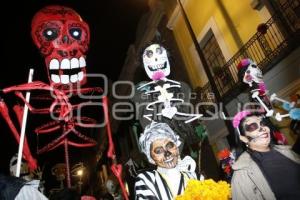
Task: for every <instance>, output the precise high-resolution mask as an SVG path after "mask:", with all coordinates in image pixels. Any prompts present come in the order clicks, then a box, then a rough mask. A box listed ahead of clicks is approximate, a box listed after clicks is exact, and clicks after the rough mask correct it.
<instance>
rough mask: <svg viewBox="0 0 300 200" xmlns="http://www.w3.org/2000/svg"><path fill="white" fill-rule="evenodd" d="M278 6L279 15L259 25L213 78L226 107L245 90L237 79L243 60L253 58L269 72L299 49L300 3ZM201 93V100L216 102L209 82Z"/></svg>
mask: <svg viewBox="0 0 300 200" xmlns="http://www.w3.org/2000/svg"><path fill="white" fill-rule="evenodd" d="M277 4H278V5H277V8H278V10H277V11H276V14H275V15H273V16H272V18H270V19H269V20H268V21H267V22H266V23H264V24H260V25H259V26H258V28H257V29H258V31H257V32H256V33H255V34H254V35H253V36H252V37H251V38H250V39H249V40H248V41H247V42H246V43H245V44H244V46H243V47H242V48H241V49H240V50H239V51H238V52H237V53H236V54H235V55H234V56H233V57H232V58H231V59H230V60H229V61H228V62H227V63H226V64H225V65H224V66H223V67H222V69H223V70H222V71H221V72H220V73H219V74H218V75H213V76H214V80H215V81H216V85H217V89H218V91H219V93H220V95H221V97H222V101H223V103H224V104H227V103H228V102H230V101H231V100H232V99H234V98H235V97H236V96H237V95H239V94H240V93H241V92H243V91H244V90H245V89H246V87H245V86H244V85H243V84H242V83H240V82H239V80H238V76H237V73H238V71H237V65H238V63H239V62H240V60H241V59H243V58H251V59H253V60H254V61H256V63H257V64H258V66H259V67H260V69H261V70H262V71H263V73H266V72H268V71H269V70H270V69H272V68H273V67H274V66H275V65H276V64H277V63H278V62H279V61H281V60H282V59H284V58H285V57H286V56H287V55H288V54H289V53H291V52H292V51H293V50H294V49H295V48H297V47H298V46H300V2H299V1H298V0H295V1H290V0H286V1H284V3H282V2H281V3H277ZM199 92H200V94H201V95H199V96H201V101H203V102H212V101H214V100H213V98H211V97H212V95H211V94H212V90H211V86H210V84H209V82H208V83H207V84H206V85H204V86H203V87H202V88H201V89H200V90H199ZM207 109H209V108H207Z"/></svg>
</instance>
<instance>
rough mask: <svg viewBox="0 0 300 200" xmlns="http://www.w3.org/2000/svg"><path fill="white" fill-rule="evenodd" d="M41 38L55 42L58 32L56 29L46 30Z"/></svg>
mask: <svg viewBox="0 0 300 200" xmlns="http://www.w3.org/2000/svg"><path fill="white" fill-rule="evenodd" d="M43 36H44V37H45V38H46V40H47V41H52V40H55V39H56V38H57V37H58V30H57V29H56V28H47V29H45V30H44V31H43Z"/></svg>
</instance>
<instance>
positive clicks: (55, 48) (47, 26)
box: [0, 5, 127, 199]
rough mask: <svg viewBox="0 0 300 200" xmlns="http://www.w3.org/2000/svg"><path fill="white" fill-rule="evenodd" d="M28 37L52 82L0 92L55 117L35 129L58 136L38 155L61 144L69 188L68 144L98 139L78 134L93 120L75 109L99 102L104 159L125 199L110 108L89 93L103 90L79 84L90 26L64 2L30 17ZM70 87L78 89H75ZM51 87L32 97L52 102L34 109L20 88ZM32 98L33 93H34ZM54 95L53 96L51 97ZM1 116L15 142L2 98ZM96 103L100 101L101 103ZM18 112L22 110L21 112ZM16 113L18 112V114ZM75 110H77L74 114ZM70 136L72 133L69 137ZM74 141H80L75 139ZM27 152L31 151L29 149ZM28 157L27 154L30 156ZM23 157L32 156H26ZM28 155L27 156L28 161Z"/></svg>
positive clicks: (83, 75) (93, 123)
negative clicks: (105, 136)
mask: <svg viewBox="0 0 300 200" xmlns="http://www.w3.org/2000/svg"><path fill="white" fill-rule="evenodd" d="M31 33H32V38H33V41H34V43H35V44H36V46H37V47H38V48H39V50H40V52H41V54H42V55H43V56H44V58H45V62H46V66H47V73H48V77H49V82H50V85H48V84H46V83H43V82H41V81H33V82H31V83H26V84H21V85H17V86H12V87H8V88H5V89H4V90H3V91H4V93H9V92H14V93H15V94H16V95H17V96H18V97H19V98H20V99H22V100H23V101H24V103H25V104H26V105H27V106H28V107H29V110H30V111H31V112H32V113H35V114H36V113H37V114H50V115H51V116H55V118H53V120H52V121H50V122H48V123H46V124H44V125H42V126H40V127H37V128H36V129H35V133H36V134H51V133H55V132H58V133H60V136H59V137H58V138H56V139H54V140H52V141H50V142H49V143H48V144H47V145H45V146H43V147H42V148H40V149H38V152H37V153H38V154H41V153H45V152H48V151H51V150H53V149H56V148H57V147H59V146H64V149H65V151H64V152H65V161H66V169H67V185H68V187H71V180H70V171H69V169H70V167H69V153H68V147H69V146H73V147H91V146H95V145H96V144H97V142H96V141H95V140H94V139H92V138H90V137H87V136H85V135H84V134H83V133H81V131H82V130H84V129H86V128H92V127H95V126H96V120H95V119H92V118H90V117H86V116H82V115H80V116H77V115H76V114H74V113H73V112H74V111H76V109H77V108H78V107H79V106H80V105H81V104H85V103H86V102H91V101H92V99H97V98H98V99H100V100H102V104H101V105H102V106H103V112H104V118H105V122H106V129H107V131H106V132H107V134H108V144H109V148H108V153H107V154H108V157H109V158H111V159H112V160H113V162H112V163H113V164H112V166H111V169H112V171H113V173H114V174H115V175H116V176H117V178H118V181H119V182H120V186H121V188H122V191H123V194H124V197H125V198H126V199H127V193H126V190H125V187H124V184H123V182H122V179H121V171H122V166H121V165H120V164H117V162H116V156H115V150H114V144H113V141H112V135H111V129H110V122H109V115H108V106H107V98H106V96H103V95H99V96H97V97H92V95H93V94H97V93H98V94H101V93H102V92H103V91H102V89H101V88H99V87H90V88H87V87H85V88H84V87H79V86H83V85H84V84H85V83H86V82H87V79H86V61H85V53H86V52H87V50H88V45H89V38H90V33H89V27H88V25H87V24H86V23H85V22H84V21H83V20H82V19H81V17H80V16H79V14H78V13H76V12H75V11H74V10H73V9H71V8H68V7H64V6H56V5H55V6H46V7H44V8H42V9H41V10H40V11H38V12H37V13H36V15H35V16H34V17H33V20H32V32H31ZM74 85H75V86H76V87H74ZM33 90H36V91H41V92H43V91H44V92H45V91H48V92H49V91H50V93H51V95H49V93H48V94H47V95H44V94H42V95H39V96H38V97H37V98H36V99H38V100H39V99H40V100H41V101H42V100H46V101H52V103H51V105H50V107H46V108H35V107H33V106H32V105H30V104H29V102H27V101H26V99H25V97H24V95H23V93H22V92H23V91H33ZM80 94H81V95H84V94H85V95H86V96H85V97H87V96H88V97H91V99H87V98H85V99H81V100H82V101H83V102H80V103H78V101H76V104H74V105H72V104H71V102H70V99H71V98H72V97H74V96H75V98H76V96H79V97H81V96H80ZM32 98H33V97H32ZM53 99H54V100H53ZM0 105H1V107H0V108H1V114H2V115H3V116H4V118H5V120H6V122H7V123H8V124H9V126H10V128H11V130H12V131H13V133H14V135H15V137H16V139H17V140H18V132H17V131H16V127H15V126H14V125H13V124H12V123H11V119H10V116H9V114H8V112H7V107H6V105H5V104H4V101H1V104H0ZM97 105H100V104H99V102H98V103H97ZM20 112H22V110H20ZM20 112H17V113H16V114H17V115H18V116H20ZM75 113H76V112H75ZM71 134H74V135H75V136H76V137H77V140H76V141H72V139H71V138H70V137H69V135H71ZM72 138H74V137H72ZM78 140H81V142H79V141H78ZM26 144H27V143H26V141H25V146H24V152H25V153H26V152H27V151H25V150H28V149H29V148H28V145H26ZM29 153H30V152H29ZM29 155H31V154H29ZM25 158H27V161H28V160H29V161H30V160H32V159H30V157H29V156H28V155H27V154H26V155H25ZM28 158H29V159H28Z"/></svg>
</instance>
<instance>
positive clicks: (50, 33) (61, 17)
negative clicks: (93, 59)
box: [31, 5, 90, 85]
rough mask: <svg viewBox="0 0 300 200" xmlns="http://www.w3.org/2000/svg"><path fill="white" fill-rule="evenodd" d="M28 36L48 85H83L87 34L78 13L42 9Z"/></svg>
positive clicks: (47, 8)
mask: <svg viewBox="0 0 300 200" xmlns="http://www.w3.org/2000/svg"><path fill="white" fill-rule="evenodd" d="M31 36H32V38H33V41H34V43H35V45H36V46H37V47H38V48H39V50H40V52H41V54H42V55H43V57H44V58H45V62H46V66H47V73H48V77H49V80H50V83H51V84H54V85H65V84H81V85H83V84H84V83H85V82H86V69H85V67H86V61H85V57H86V56H85V54H86V52H87V50H88V45H89V39H90V33H89V27H88V25H87V24H86V23H85V22H84V21H82V19H81V17H80V16H79V14H78V13H76V12H75V11H74V10H72V9H70V8H67V7H63V6H56V5H55V6H46V7H44V8H42V9H41V10H40V11H38V12H37V13H36V14H35V16H34V17H33V19H32V23H31Z"/></svg>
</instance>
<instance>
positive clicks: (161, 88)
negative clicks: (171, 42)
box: [133, 43, 202, 143]
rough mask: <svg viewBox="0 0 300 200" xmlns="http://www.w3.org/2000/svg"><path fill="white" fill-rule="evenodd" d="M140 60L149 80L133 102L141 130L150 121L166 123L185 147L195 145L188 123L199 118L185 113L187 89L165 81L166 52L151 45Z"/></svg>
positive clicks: (199, 115) (187, 98) (159, 47)
mask: <svg viewBox="0 0 300 200" xmlns="http://www.w3.org/2000/svg"><path fill="white" fill-rule="evenodd" d="M142 59H143V65H144V68H145V71H146V73H147V76H148V77H149V78H150V79H151V80H152V81H151V82H148V83H145V84H143V85H141V86H139V87H137V90H136V93H135V97H134V99H133V101H135V103H136V106H137V110H138V114H139V120H140V123H141V125H142V126H143V128H145V126H146V125H148V124H149V123H151V122H152V121H156V122H165V123H168V124H169V125H170V126H171V127H172V128H173V129H174V130H175V131H176V132H178V133H179V134H181V136H182V137H183V138H186V139H187V140H186V141H187V142H188V143H193V142H195V141H197V139H195V134H194V130H193V129H192V127H191V126H190V125H189V124H188V123H190V122H192V121H194V120H196V119H198V118H200V117H201V116H202V115H201V114H190V113H188V112H189V107H188V103H189V99H190V97H189V96H190V88H189V87H188V85H186V84H185V83H182V82H178V81H174V80H170V79H168V78H167V76H169V74H170V71H171V69H170V63H169V59H168V55H167V51H166V49H165V48H164V47H163V46H162V45H160V44H155V43H154V44H151V45H149V46H148V47H146V48H145V50H144V52H143V54H142ZM145 88H146V89H145Z"/></svg>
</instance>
